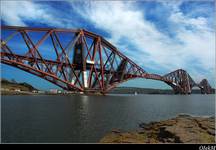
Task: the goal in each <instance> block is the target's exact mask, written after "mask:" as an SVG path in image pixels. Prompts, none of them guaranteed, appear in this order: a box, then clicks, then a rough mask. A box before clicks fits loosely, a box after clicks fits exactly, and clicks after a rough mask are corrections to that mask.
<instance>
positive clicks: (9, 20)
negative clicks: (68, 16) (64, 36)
mask: <svg viewBox="0 0 216 150" xmlns="http://www.w3.org/2000/svg"><path fill="white" fill-rule="evenodd" d="M1 17H2V19H3V20H4V21H5V22H6V24H7V25H13V26H14V25H16V26H27V24H26V21H31V22H33V21H37V23H44V24H49V25H53V26H62V22H61V21H59V20H58V18H56V17H55V16H53V15H52V10H51V9H49V8H48V7H47V6H46V5H42V4H39V3H34V2H32V1H1Z"/></svg>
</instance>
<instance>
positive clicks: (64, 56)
mask: <svg viewBox="0 0 216 150" xmlns="http://www.w3.org/2000/svg"><path fill="white" fill-rule="evenodd" d="M1 63H4V64H7V65H10V66H13V67H16V68H19V69H21V70H23V71H26V72H28V73H31V74H34V75H36V76H38V77H41V78H43V79H45V80H47V81H49V82H51V83H53V84H55V85H57V86H59V87H61V88H63V89H65V90H69V91H80V92H100V93H103V94H105V93H107V92H109V91H110V90H111V89H113V88H114V87H116V86H117V85H119V84H121V83H122V82H126V81H128V80H131V79H135V78H144V79H152V80H159V81H162V82H165V83H166V84H168V85H169V86H171V87H172V89H173V90H174V92H175V93H179V94H190V93H191V92H192V88H193V87H199V88H200V89H201V93H203V94H210V93H211V91H212V88H211V86H210V84H209V83H208V81H207V79H203V80H202V81H201V82H199V83H197V82H195V81H194V80H193V79H192V77H191V76H190V75H189V74H188V72H187V71H185V70H183V69H177V70H175V71H173V72H170V73H168V74H165V75H158V74H151V73H148V72H146V71H145V70H144V69H142V68H141V67H140V66H139V65H137V64H136V63H135V62H133V61H132V60H131V59H129V58H128V57H127V56H125V55H124V54H123V53H121V52H120V51H119V50H118V49H117V48H116V47H115V46H113V45H112V44H111V43H109V42H108V41H107V40H105V39H104V38H103V37H101V36H100V35H97V34H95V33H92V32H89V31H86V30H84V29H56V28H31V27H16V26H1Z"/></svg>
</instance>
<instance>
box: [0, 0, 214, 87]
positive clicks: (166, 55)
mask: <svg viewBox="0 0 216 150" xmlns="http://www.w3.org/2000/svg"><path fill="white" fill-rule="evenodd" d="M214 15H215V10H214V0H194V1H186V0H179V1H177V0H176V1H172V2H170V1H168V0H167V1H166V0H155V1H151V0H148V1H147V0H146V1H141V0H138V1H126V2H123V1H105V2H104V1H81V2H79V1H64V2H58V1H38V2H37V1H1V24H3V25H12V26H34V27H61V28H85V29H87V30H90V31H92V32H95V33H97V34H100V35H102V36H103V37H104V38H105V39H107V40H108V41H110V42H111V43H112V44H113V45H115V46H116V47H118V49H119V50H120V51H121V52H123V53H124V54H125V55H126V56H128V57H129V58H131V59H132V60H133V61H134V62H136V63H137V64H139V65H140V66H142V68H143V69H145V70H146V71H147V72H150V73H158V74H161V75H163V74H166V73H168V72H171V71H173V70H176V69H178V68H182V69H185V70H187V71H188V73H189V74H190V75H191V76H192V78H193V79H194V80H195V81H197V82H199V81H200V80H201V79H203V78H207V79H208V80H209V81H210V84H211V85H212V86H213V84H214V76H215V29H214V27H215V22H214V17H215V16H214ZM14 73H16V77H14V76H13V74H14ZM24 76H28V77H29V78H28V79H27V78H24ZM2 77H5V78H9V79H11V78H15V79H16V80H17V81H27V82H29V83H31V84H33V85H34V86H36V87H37V88H42V89H44V88H52V87H54V86H53V85H52V84H49V83H47V82H45V81H44V80H42V79H39V78H37V77H34V76H32V75H29V74H27V73H24V72H22V71H20V70H17V69H14V68H12V67H8V66H6V65H2ZM139 81H141V80H139ZM44 83H46V84H44ZM160 84H161V83H158V81H156V82H154V81H143V80H142V81H141V82H137V81H130V82H129V83H126V84H125V85H132V86H138V87H146V86H148V87H153V88H157V87H158V86H161V85H160ZM162 86H163V87H166V86H165V85H164V84H163V85H162Z"/></svg>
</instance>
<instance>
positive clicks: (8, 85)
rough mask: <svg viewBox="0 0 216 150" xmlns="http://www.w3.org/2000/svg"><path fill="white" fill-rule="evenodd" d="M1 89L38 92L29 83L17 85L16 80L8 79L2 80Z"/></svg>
mask: <svg viewBox="0 0 216 150" xmlns="http://www.w3.org/2000/svg"><path fill="white" fill-rule="evenodd" d="M1 88H4V89H9V90H15V89H19V90H21V91H33V90H37V89H36V88H34V87H33V86H32V85H30V84H28V83H25V82H23V83H17V82H16V81H15V80H12V81H9V80H6V79H1Z"/></svg>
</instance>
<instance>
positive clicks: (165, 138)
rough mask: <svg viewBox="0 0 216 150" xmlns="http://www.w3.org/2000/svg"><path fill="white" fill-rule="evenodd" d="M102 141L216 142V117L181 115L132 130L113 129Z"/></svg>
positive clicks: (141, 125)
mask: <svg viewBox="0 0 216 150" xmlns="http://www.w3.org/2000/svg"><path fill="white" fill-rule="evenodd" d="M100 142H101V143H215V118H214V117H209V118H205V117H192V116H189V115H179V116H177V117H176V118H173V119H169V120H165V121H160V122H151V123H149V124H144V123H142V124H140V129H139V130H137V131H132V132H122V131H120V130H113V131H112V132H111V133H109V134H107V135H106V136H105V137H104V138H102V139H101V140H100Z"/></svg>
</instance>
